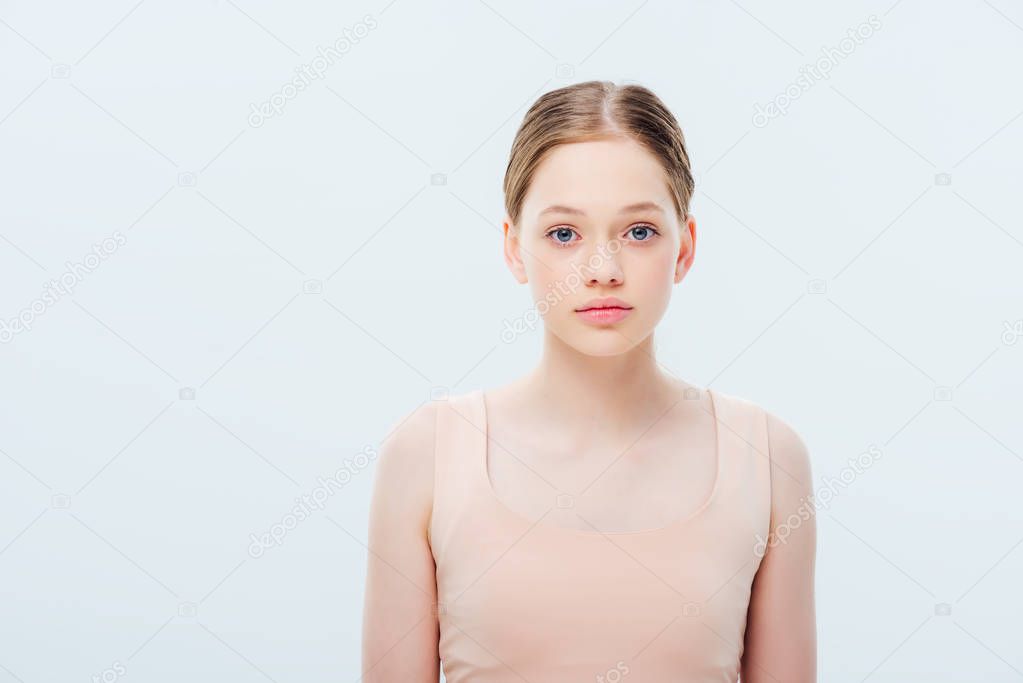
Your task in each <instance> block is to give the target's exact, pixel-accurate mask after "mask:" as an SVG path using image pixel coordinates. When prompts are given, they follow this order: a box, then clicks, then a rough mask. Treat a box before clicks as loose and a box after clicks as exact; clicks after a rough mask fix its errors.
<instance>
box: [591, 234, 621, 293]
mask: <svg viewBox="0 0 1023 683" xmlns="http://www.w3.org/2000/svg"><path fill="white" fill-rule="evenodd" d="M585 267H586V270H587V271H588V272H589V274H590V276H589V278H588V280H587V282H589V284H591V285H620V284H622V282H623V281H624V279H625V274H624V273H623V272H622V268H621V264H620V263H619V262H618V256H617V250H615V249H613V245H610V244H609V243H604V244H601V245H598V247H597V248H596V249H595V250H594V251H593V252H592V253H591V254H590V255H589V259H588V260H587V262H586V264H585Z"/></svg>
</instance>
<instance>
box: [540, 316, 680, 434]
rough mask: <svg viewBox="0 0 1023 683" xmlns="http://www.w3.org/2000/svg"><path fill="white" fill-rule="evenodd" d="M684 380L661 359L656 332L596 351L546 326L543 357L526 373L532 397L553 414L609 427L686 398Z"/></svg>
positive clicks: (620, 429)
mask: <svg viewBox="0 0 1023 683" xmlns="http://www.w3.org/2000/svg"><path fill="white" fill-rule="evenodd" d="M608 334H614V332H611V331H609V332H608ZM685 386H687V385H686V384H685V383H684V382H682V381H680V380H678V379H676V378H674V377H672V376H671V375H670V374H668V373H667V372H665V371H664V370H662V369H661V367H660V366H659V365H658V363H657V360H656V358H655V357H654V342H653V334H651V335H649V336H648V337H647V338H645V339H643V340H642V341H640V342H639V343H638V344H636V345H635V346H634V347H633V348H631V349H630V350H628V351H626V352H625V353H620V354H615V355H611V356H593V355H589V354H584V353H580V352H579V351H578V350H577V349H575V348H573V347H571V346H568V345H567V344H565V343H564V342H563V341H561V339H559V338H558V337H557V336H555V335H553V334H551V333H550V332H546V333H545V335H544V350H543V355H542V358H541V360H540V363H539V365H538V366H537V367H536V368H535V369H534V370H533V371H532V372H531V373H530V374H529V375H528V376H527V377H525V378H524V389H525V390H526V393H528V394H529V395H530V396H531V397H532V398H531V402H533V404H534V405H536V406H539V407H542V408H543V409H544V410H545V411H551V412H549V413H548V414H549V415H551V416H552V417H553V419H557V420H559V421H564V420H567V421H571V422H574V423H576V424H591V423H592V424H594V426H597V425H598V424H599V425H600V427H601V431H605V432H607V433H634V432H635V429H636V428H637V427H639V428H643V427H645V426H646V425H649V424H650V423H651V422H652V421H654V420H655V419H657V417H658V416H659V415H660V414H661V412H663V411H664V410H666V409H667V408H668V407H669V406H671V405H672V404H674V403H675V402H676V401H677V400H678V399H680V398H682V391H683V388H684V387H685Z"/></svg>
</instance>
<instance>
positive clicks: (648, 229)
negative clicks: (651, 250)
mask: <svg viewBox="0 0 1023 683" xmlns="http://www.w3.org/2000/svg"><path fill="white" fill-rule="evenodd" d="M634 230H640V231H642V233H641V234H644V235H649V236H645V237H641V238H640V239H637V240H636V241H637V242H649V241H650V240H652V239H653V237H654V235H660V234H661V233H659V232H657V229H656V228H654V226H652V225H646V224H645V223H644V224H641V225H634V226H632V227H631V228H629V232H630V233H631V232H633V231H634Z"/></svg>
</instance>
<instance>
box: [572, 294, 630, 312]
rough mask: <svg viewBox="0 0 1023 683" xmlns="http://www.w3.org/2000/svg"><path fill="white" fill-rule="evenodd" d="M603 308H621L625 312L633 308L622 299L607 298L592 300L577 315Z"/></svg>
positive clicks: (577, 310)
mask: <svg viewBox="0 0 1023 683" xmlns="http://www.w3.org/2000/svg"><path fill="white" fill-rule="evenodd" d="M601 308H620V309H623V310H631V309H632V306H630V305H629V304H627V303H625V302H624V301H622V300H621V299H618V298H616V297H613V296H607V297H603V298H600V299H590V300H589V301H587V302H586V303H585V304H583V305H582V306H580V307H579V308H577V309H575V310H576V312H577V313H582V312H583V311H587V310H591V309H601Z"/></svg>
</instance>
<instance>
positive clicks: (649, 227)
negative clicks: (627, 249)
mask: <svg viewBox="0 0 1023 683" xmlns="http://www.w3.org/2000/svg"><path fill="white" fill-rule="evenodd" d="M636 228H646V229H647V230H649V231H650V232H652V233H653V234H654V236H657V235H660V234H661V231H660V230H658V229H657V228H655V227H654V226H652V225H650V224H649V223H637V224H636V225H630V226H629V230H628V231H627V232H631V231H633V230H635V229H636ZM559 230H572V228H569V227H568V226H564V225H559V226H557V227H555V228H551V229H550V230H548V231H547V232H545V233H544V237H547V238H548V239H550V240H551V242H554V246H556V247H567V246H569V245H570V244H572V242H574V241H575V240H572V241H569V242H559V241H558V240H556V239H554V238H553V237H551V235H553V234H554V233H556V232H557V231H559ZM573 232H575V231H574V230H573ZM652 239H653V237H648V238H647V239H645V240H629V241H630V242H649V241H650V240H652Z"/></svg>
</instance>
